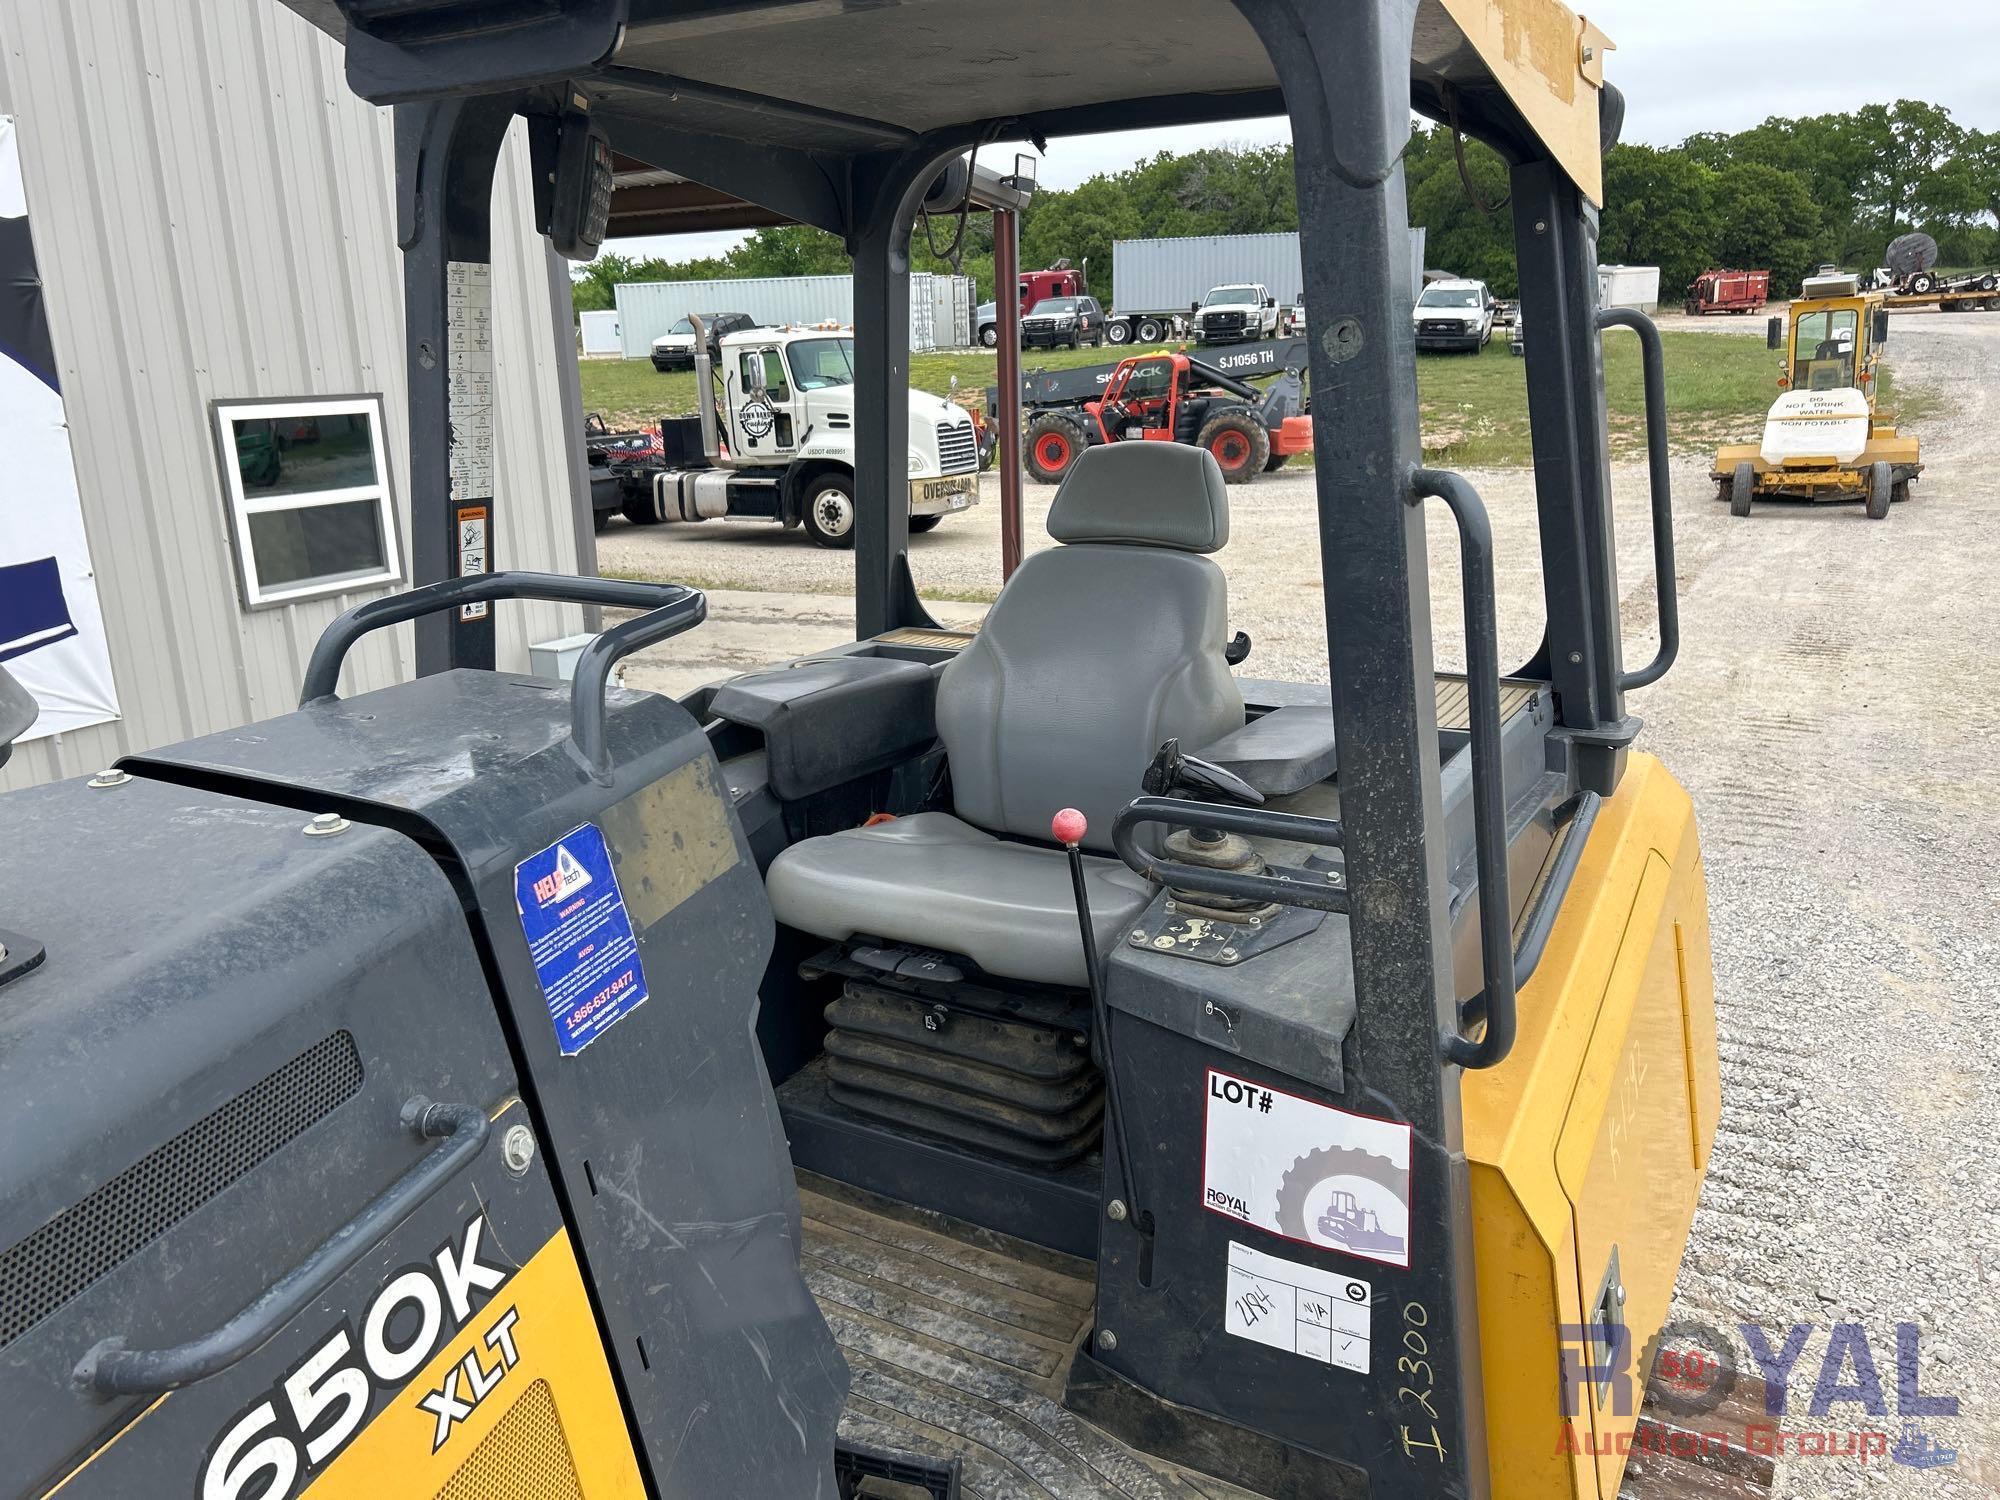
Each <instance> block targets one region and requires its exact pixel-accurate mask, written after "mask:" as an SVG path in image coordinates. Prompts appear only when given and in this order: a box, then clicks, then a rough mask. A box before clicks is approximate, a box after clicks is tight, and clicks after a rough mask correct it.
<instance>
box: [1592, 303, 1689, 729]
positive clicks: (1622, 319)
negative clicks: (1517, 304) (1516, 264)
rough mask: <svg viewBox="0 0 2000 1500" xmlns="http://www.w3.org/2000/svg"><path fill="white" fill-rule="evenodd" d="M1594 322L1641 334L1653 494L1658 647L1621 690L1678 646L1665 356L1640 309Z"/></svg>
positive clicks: (1643, 679)
mask: <svg viewBox="0 0 2000 1500" xmlns="http://www.w3.org/2000/svg"><path fill="white" fill-rule="evenodd" d="M1597 326H1598V328H1599V329H1600V330H1602V329H1606V328H1629V329H1631V330H1632V331H1633V332H1634V333H1636V334H1638V335H1639V368H1640V370H1641V371H1642V372H1644V375H1645V381H1646V474H1647V482H1648V484H1649V485H1650V487H1651V489H1652V498H1653V587H1654V591H1655V592H1656V593H1657V594H1658V596H1659V611H1660V649H1659V650H1658V651H1657V652H1656V653H1655V654H1654V656H1653V659H1652V660H1651V661H1649V662H1647V663H1646V665H1645V666H1643V667H1641V668H1639V670H1638V671H1636V672H1626V673H1624V674H1622V675H1621V676H1620V677H1619V679H1618V688H1619V691H1620V692H1627V693H1629V692H1630V691H1631V690H1632V689H1633V688H1642V687H1645V686H1646V685H1647V684H1648V683H1653V682H1658V681H1659V680H1660V679H1661V678H1662V677H1664V676H1666V675H1667V668H1668V667H1671V666H1672V665H1673V664H1674V658H1675V657H1676V656H1678V655H1680V650H1681V606H1680V589H1679V586H1678V581H1677V580H1676V579H1675V577H1674V490H1673V479H1672V470H1671V466H1670V463H1669V459H1668V454H1667V361H1666V355H1665V353H1664V351H1663V350H1662V349H1661V347H1660V330H1659V329H1658V328H1656V327H1654V326H1653V320H1652V319H1651V318H1649V317H1647V316H1646V315H1645V314H1644V313H1642V312H1639V311H1636V310H1635V309H1633V308H1629V307H1607V308H1605V309H1604V310H1603V311H1602V312H1600V313H1598V315H1597Z"/></svg>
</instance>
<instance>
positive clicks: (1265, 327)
mask: <svg viewBox="0 0 2000 1500" xmlns="http://www.w3.org/2000/svg"><path fill="white" fill-rule="evenodd" d="M1277 336H1278V299H1277V298H1276V297H1273V296H1272V295H1271V293H1270V290H1269V289H1268V288H1266V287H1264V286H1262V285H1259V284H1258V283H1256V282H1243V283H1239V284H1236V285H1231V286H1216V287H1210V288H1209V289H1208V295H1207V296H1206V297H1204V298H1202V299H1201V306H1200V307H1198V308H1196V309H1195V314H1194V341H1195V342H1196V343H1197V344H1241V343H1245V342H1248V341H1250V340H1252V339H1271V338H1276V337H1277Z"/></svg>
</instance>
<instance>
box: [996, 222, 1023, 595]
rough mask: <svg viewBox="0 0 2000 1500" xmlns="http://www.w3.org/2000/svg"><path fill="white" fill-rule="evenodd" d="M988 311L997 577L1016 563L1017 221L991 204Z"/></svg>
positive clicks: (1018, 538)
mask: <svg viewBox="0 0 2000 1500" xmlns="http://www.w3.org/2000/svg"><path fill="white" fill-rule="evenodd" d="M993 312H994V321H995V324H996V327H997V331H998V333H999V336H1000V347H999V355H1000V361H999V363H1000V369H999V391H1000V409H999V410H998V411H996V412H995V413H994V414H993V421H994V426H995V427H996V428H998V430H999V434H1000V438H999V447H998V448H997V450H996V451H995V453H994V456H993V459H994V462H995V463H996V464H998V465H999V468H1000V581H1001V582H1002V583H1005V582H1006V581H1007V580H1008V579H1010V578H1012V577H1013V576H1014V570H1015V569H1016V568H1018V567H1020V566H1021V222H1020V216H1019V215H1018V214H1016V213H1015V212H1014V211H1013V210H1012V209H1010V208H996V209H994V210H993Z"/></svg>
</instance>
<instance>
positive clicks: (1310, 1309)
mask: <svg viewBox="0 0 2000 1500" xmlns="http://www.w3.org/2000/svg"><path fill="white" fill-rule="evenodd" d="M1370 1292H1371V1288H1370V1287H1369V1285H1368V1283H1367V1282H1365V1281H1356V1280H1355V1279H1354V1278H1353V1277H1352V1276H1341V1275H1339V1274H1337V1273H1335V1272H1333V1271H1322V1270H1319V1269H1317V1268H1316V1267H1313V1266H1307V1265H1301V1264H1300V1263H1299V1262H1298V1261H1295V1260H1280V1259H1278V1257H1277V1256H1275V1255H1265V1254H1263V1253H1262V1252H1261V1251H1257V1250H1252V1249H1251V1248H1250V1247H1249V1246H1248V1245H1239V1244H1237V1243H1236V1242H1235V1241H1234V1240H1231V1241H1230V1242H1229V1285H1228V1288H1227V1289H1226V1291H1225V1293H1224V1297H1223V1312H1222V1331H1223V1332H1224V1333H1233V1334H1235V1335H1236V1337H1238V1338H1239V1339H1249V1340H1250V1341H1251V1342H1253V1343H1258V1344H1269V1345H1270V1346H1271V1347H1272V1348H1273V1349H1282V1350H1284V1351H1285V1352H1286V1353H1287V1354H1296V1355H1298V1356H1299V1357H1300V1358H1302V1359H1312V1360H1318V1361H1320V1362H1321V1363H1323V1364H1329V1365H1337V1366H1338V1367H1339V1368H1341V1369H1343V1370H1355V1371H1358V1372H1359V1373H1361V1374H1363V1375H1366V1374H1367V1373H1368V1307H1369V1297H1370Z"/></svg>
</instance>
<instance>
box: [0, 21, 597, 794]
mask: <svg viewBox="0 0 2000 1500" xmlns="http://www.w3.org/2000/svg"><path fill="white" fill-rule="evenodd" d="M0 101H4V103H5V105H6V107H7V108H8V109H9V110H10V111H11V112H12V113H13V114H14V115H16V116H17V117H18V121H19V135H20V144H21V152H22V169H23V174H24V177H25V182H26V189H27V197H28V206H29V221H30V223H31V225H32V226H33V233H34V237H35V247H36V254H37V259H38V260H39V262H40V265H41V269H42V276H43V279H44V281H45V283H46V289H47V299H48V307H49V317H50V323H51V326H52V332H53V335H54V341H55V350H56V357H57V361H58V364H59V372H60V377H61V381H62V393H63V399H64V405H65V411H66V414H67V418H68V422H69V427H70V433H71V439H72V447H73V448H74V451H75V455H76V465H77V482H78V487H79V489H80V490H81V492H82V500H83V513H84V525H85V529H86V531H87V533H88V535H89V539H90V548H91V560H92V566H93V568H94V569H95V571H96V573H97V578H98V583H99V591H100V595H101V597H102V601H103V607H104V614H105V627H106V631H107V634H108V637H109V642H110V650H111V661H112V669H113V672H114V674H115V677H116V680H117V687H118V698H119V706H120V710H121V712H122V715H123V717H122V718H121V719H120V720H118V721H117V722H115V723H111V724H105V725H101V726H98V727H96V728H92V729H87V730H83V731H80V732H78V733H75V734H70V735H65V736H62V737H60V739H56V738H50V739H43V740H36V741H31V742H28V743H26V744H23V745H21V746H20V747H19V748H18V749H17V750H16V753H15V755H14V758H13V760H12V761H11V762H10V763H9V764H8V765H7V766H6V767H5V768H4V769H0V787H5V786H14V785H23V784H29V783H33V782H38V781H47V780H52V779H55V778H57V777H61V776H69V775H74V774H77V773H79V772H89V771H93V770H95V769H97V768H98V767H100V766H103V765H108V764H109V763H110V762H111V761H112V760H114V759H116V758H117V757H118V756H119V755H121V754H125V753H128V752H131V751H136V750H141V749H145V748H149V747H152V746H155V745H159V744H164V743H169V742H171V741H173V740H177V739H182V738H185V737H187V736H190V735H196V734H204V733H209V732H211V731H214V730H218V729H224V728H229V727H232V726H235V725H238V724H243V723H247V722H249V721H250V720H252V719H256V718H261V717H264V716H266V715H269V714H273V713H278V712H282V711H284V710H286V709H289V708H291V707H293V706H294V705H295V704H296V701H297V692H298V684H299V677H300V674H301V671H302V670H303V667H304V663H305V659H306V656H307V654H308V653H309V652H310V650H311V648H312V644H313V642H314V640H315V639H317V637H318V635H319V632H320V629H321V628H322V627H323V626H324V625H325V624H326V623H327V622H328V621H330V620H331V619H333V617H334V616H335V615H337V614H338V613H340V612H341V611H342V610H344V609H346V608H348V607H350V606H351V605H353V604H356V603H359V602H361V601H362V600H363V599H366V598H369V597H371V596H372V595H375V594H379V593H380V592H382V590H380V589H374V590H365V591H359V592H355V593H350V594H340V595H333V596H330V597H327V598H323V599H316V600H311V601H308V602H305V603H300V604H295V605H289V606H284V607H281V608H276V609H269V610H262V611H256V612H246V611H245V610H244V609H243V608H242V607H241V605H240V604H239V602H238V595H237V584H236V576H235V560H234V555H233V554H232V552H231V550H230V544H229V540H228V534H227V531H226V529H225V527H226V506H225V502H224V499H223V489H222V478H221V475H220V472H219V470H218V467H217V457H216V444H215V440H214V438H213V437H212V436H211V431H212V421H211V417H210V412H209V402H210V401H211V400H214V399H218V398H229V397H243V396H257V397H267V398H283V397H294V396H297V397H312V396H333V395H351V394H356V393H370V394H372V393H376V392H380V393H381V395H382V397H383V402H384V409H385V417H386V424H387V431H386V433H385V437H386V440H387V447H388V451H389V454H390V461H391V469H392V471H393V485H394V489H395V493H396V499H397V504H398V509H399V511H400V512H401V520H402V531H403V535H402V556H403V559H404V567H405V573H406V576H407V569H408V559H409V555H410V552H409V474H408V436H407V432H406V430H405V423H404V417H405V411H404V389H405V382H404V371H403V335H402V263H401V262H402V257H401V253H400V252H399V251H398V250H397V249H396V245H395V219H394V208H393V187H394V182H395V170H394V159H393V133H392V129H391V120H390V114H389V112H388V111H387V110H378V109H375V108H374V107H372V106H370V105H367V104H364V103H362V102H361V101H360V100H358V99H356V98H355V97H354V96H353V95H352V94H351V93H350V92H349V91H348V89H347V85H346V81H345V78H344V76H343V71H342V60H341V53H340V49H339V47H338V46H336V45H335V44H334V43H332V42H330V41H329V40H328V39H327V38H326V37H324V36H323V35H322V34H321V33H320V32H318V31H317V30H315V29H314V28H313V27H312V26H310V25H309V24H307V23H306V22H305V21H303V20H301V19H299V18H298V17H297V16H296V15H294V14H292V13H291V12H290V11H288V10H286V9H284V8H283V7H281V6H278V5H274V4H271V3H270V0H123V3H115V0H91V3H88V4H74V3H72V0H5V3H4V4H0ZM493 206H494V223H495V233H494V244H493V261H494V265H493V305H494V322H495V334H494V336H495V342H496V362H497V366H498V371H499V379H498V381H497V385H498V393H497V400H498V402H499V410H498V411H497V412H496V421H495V424H494V425H495V429H496V434H495V440H496V452H495V461H496V467H497V471H498V475H499V478H498V489H499V494H498V496H497V497H496V505H495V511H496V523H497V532H498V534H497V536H496V537H495V548H494V551H495V565H496V566H498V567H519V568H535V569H545V570H549V571H554V572H564V573H568V572H575V571H576V570H577V564H578V547H579V542H578V537H577V528H576V524H575V515H574V511H573V509H572V505H573V497H572V490H573V487H574V484H575V478H574V473H573V466H572V462H571V460H572V454H571V452H570V449H571V447H573V446H574V439H573V437H572V436H571V434H569V433H568V432H567V431H566V430H565V429H564V428H563V425H562V423H561V421H560V417H559V413H560V412H561V411H562V410H563V409H564V403H563V390H564V387H563V382H564V381H565V379H567V380H572V381H573V380H574V371H573V367H572V366H571V365H570V364H569V363H568V362H569V361H571V360H572V358H573V356H572V355H571V353H570V339H571V334H570V329H569V310H568V308H567V307H566V306H565V307H563V308H562V309H561V310H560V320H558V314H557V310H556V307H555V300H554V296H553V292H555V291H557V290H560V289H561V288H562V286H564V285H565V284H566V280H567V278H551V276H550V274H549V265H548V260H547V251H546V247H545V245H544V242H543V241H542V240H541V238H540V237H539V236H537V235H535V234H534V233H533V231H532V228H531V225H532V198H531V195H530V189H529V183H528V177H527V150H526V142H525V137H524V135H523V133H522V130H521V128H520V127H519V125H518V124H517V126H516V129H515V132H514V135H513V136H512V137H511V138H510V139H509V141H508V144H507V149H506V152H505V154H504V156H503V158H502V161H501V171H500V174H499V180H498V181H497V182H496V185H495V188H494V205H493ZM571 404H574V403H571ZM5 482H6V480H5V474H4V471H3V470H0V483H5ZM498 619H499V627H500V653H501V665H502V666H503V667H510V668H514V669H517V670H526V668H527V643H528V642H529V641H531V640H542V639H545V638H548V637H551V636H558V635H564V634H568V633H571V632H573V631H575V630H578V629H580V628H581V615H580V614H579V612H577V611H576V610H574V609H570V608H564V607H559V606H553V605H547V606H529V605H514V606H502V607H501V609H500V613H499V616H498ZM413 669H414V662H413V654H412V648H411V640H410V632H409V628H408V627H407V626H405V627H402V628H400V629H398V630H395V631H392V632H383V633H380V634H378V635H375V636H372V637H370V638H369V639H368V640H367V641H365V642H363V643H362V644H361V645H360V646H358V647H357V648H356V649H355V651H354V652H353V654H352V655H351V656H350V657H349V665H348V670H347V672H346V673H345V674H344V677H343V681H342V691H343V692H355V691H361V690H365V689H370V688H375V687H381V686H384V685H386V684H388V683H390V682H392V681H396V680H399V679H403V678H407V677H408V676H410V675H411V673H412V671H413Z"/></svg>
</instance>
